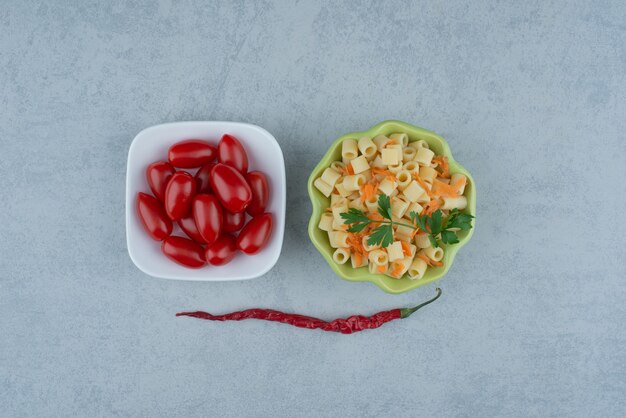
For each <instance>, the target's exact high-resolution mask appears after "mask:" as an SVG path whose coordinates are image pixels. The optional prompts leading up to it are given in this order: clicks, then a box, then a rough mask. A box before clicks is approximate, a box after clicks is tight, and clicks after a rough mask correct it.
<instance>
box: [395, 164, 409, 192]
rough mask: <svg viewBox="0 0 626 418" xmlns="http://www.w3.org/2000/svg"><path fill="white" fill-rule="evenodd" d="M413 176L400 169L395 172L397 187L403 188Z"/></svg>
mask: <svg viewBox="0 0 626 418" xmlns="http://www.w3.org/2000/svg"><path fill="white" fill-rule="evenodd" d="M412 179H413V178H412V177H411V173H409V172H408V171H406V170H405V169H402V170H400V171H398V172H397V173H396V180H398V189H400V190H404V189H406V186H408V185H409V183H410V182H411V180H412Z"/></svg>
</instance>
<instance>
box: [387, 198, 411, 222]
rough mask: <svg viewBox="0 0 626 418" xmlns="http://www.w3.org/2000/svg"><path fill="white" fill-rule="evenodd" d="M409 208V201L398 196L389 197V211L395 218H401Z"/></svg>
mask: <svg viewBox="0 0 626 418" xmlns="http://www.w3.org/2000/svg"><path fill="white" fill-rule="evenodd" d="M408 208H409V202H407V201H406V200H402V199H401V198H399V197H392V198H391V213H392V214H393V216H395V217H397V218H402V217H403V216H404V214H405V212H406V210H407V209H408Z"/></svg>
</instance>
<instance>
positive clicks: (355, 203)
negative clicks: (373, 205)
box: [348, 198, 367, 212]
mask: <svg viewBox="0 0 626 418" xmlns="http://www.w3.org/2000/svg"><path fill="white" fill-rule="evenodd" d="M348 208H354V209H358V210H360V211H361V212H364V211H365V210H366V209H367V208H366V207H365V205H364V204H363V202H361V199H360V198H359V199H352V200H350V201H349V202H348Z"/></svg>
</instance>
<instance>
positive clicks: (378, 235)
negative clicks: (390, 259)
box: [367, 224, 393, 248]
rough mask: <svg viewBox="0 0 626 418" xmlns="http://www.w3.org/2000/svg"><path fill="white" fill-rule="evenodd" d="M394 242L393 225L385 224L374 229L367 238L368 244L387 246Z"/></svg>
mask: <svg viewBox="0 0 626 418" xmlns="http://www.w3.org/2000/svg"><path fill="white" fill-rule="evenodd" d="M392 242H393V227H392V226H391V224H383V225H380V226H378V227H377V228H376V229H374V230H373V231H372V233H371V234H370V236H369V238H368V239H367V245H380V246H381V247H383V248H385V247H387V246H389V245H390V244H391V243H392Z"/></svg>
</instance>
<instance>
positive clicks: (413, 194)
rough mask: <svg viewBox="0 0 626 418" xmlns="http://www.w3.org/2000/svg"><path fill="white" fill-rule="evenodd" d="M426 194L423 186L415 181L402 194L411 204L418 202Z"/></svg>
mask: <svg viewBox="0 0 626 418" xmlns="http://www.w3.org/2000/svg"><path fill="white" fill-rule="evenodd" d="M424 193H425V191H424V189H423V188H422V186H420V185H419V184H418V183H417V182H416V181H415V180H412V181H411V182H410V183H409V184H408V185H407V186H406V187H405V188H404V191H403V192H402V194H404V196H405V197H406V200H408V201H409V202H417V199H419V198H420V196H422V195H423V194H424Z"/></svg>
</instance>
